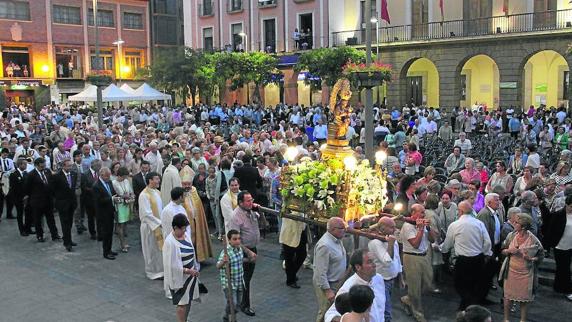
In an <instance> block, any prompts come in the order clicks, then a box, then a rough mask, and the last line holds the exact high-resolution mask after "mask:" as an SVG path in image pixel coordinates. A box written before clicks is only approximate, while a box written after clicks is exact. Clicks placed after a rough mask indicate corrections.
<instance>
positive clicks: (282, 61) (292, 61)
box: [277, 55, 300, 68]
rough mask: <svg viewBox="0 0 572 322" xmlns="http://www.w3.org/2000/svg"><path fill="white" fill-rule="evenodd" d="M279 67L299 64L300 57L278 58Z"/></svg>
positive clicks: (287, 56) (286, 56) (285, 56)
mask: <svg viewBox="0 0 572 322" xmlns="http://www.w3.org/2000/svg"><path fill="white" fill-rule="evenodd" d="M277 58H278V67H279V68H280V67H290V66H294V65H296V64H297V63H298V58H300V55H284V56H278V57H277Z"/></svg>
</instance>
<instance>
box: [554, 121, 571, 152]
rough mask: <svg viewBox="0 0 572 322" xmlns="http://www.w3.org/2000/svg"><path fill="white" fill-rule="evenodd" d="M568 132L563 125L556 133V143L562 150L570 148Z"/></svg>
mask: <svg viewBox="0 0 572 322" xmlns="http://www.w3.org/2000/svg"><path fill="white" fill-rule="evenodd" d="M568 140H569V137H568V133H566V130H565V129H564V127H563V126H561V127H559V128H558V133H556V134H555V135H554V144H555V145H557V146H558V147H559V148H560V150H566V149H567V148H568Z"/></svg>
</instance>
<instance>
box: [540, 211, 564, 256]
mask: <svg viewBox="0 0 572 322" xmlns="http://www.w3.org/2000/svg"><path fill="white" fill-rule="evenodd" d="M565 228H566V207H564V208H562V209H560V210H558V211H557V212H554V213H552V215H551V218H550V222H549V224H548V229H547V232H546V235H545V236H544V240H545V243H546V246H548V247H556V245H558V243H559V242H560V239H562V235H564V229H565Z"/></svg>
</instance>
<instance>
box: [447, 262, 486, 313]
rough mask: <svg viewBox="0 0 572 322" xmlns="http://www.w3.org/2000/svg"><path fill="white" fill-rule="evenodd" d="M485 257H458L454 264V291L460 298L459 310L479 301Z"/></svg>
mask: <svg viewBox="0 0 572 322" xmlns="http://www.w3.org/2000/svg"><path fill="white" fill-rule="evenodd" d="M484 264H485V256H484V255H483V254H480V255H477V256H473V257H467V256H458V257H457V262H456V263H455V274H454V281H455V290H456V291H457V293H459V296H460V297H461V304H460V305H459V309H460V310H464V309H465V308H467V306H469V305H472V304H477V303H478V302H479V301H480V300H481V294H482V288H483V286H482V284H481V283H482V281H483V280H484V277H483V275H484V274H483V271H482V270H483V267H484Z"/></svg>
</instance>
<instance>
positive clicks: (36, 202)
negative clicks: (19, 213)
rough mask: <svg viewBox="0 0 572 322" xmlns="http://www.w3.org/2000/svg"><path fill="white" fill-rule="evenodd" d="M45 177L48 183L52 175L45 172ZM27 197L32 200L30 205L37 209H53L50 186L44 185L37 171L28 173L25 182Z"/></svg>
mask: <svg viewBox="0 0 572 322" xmlns="http://www.w3.org/2000/svg"><path fill="white" fill-rule="evenodd" d="M44 176H45V177H46V180H47V181H48V183H49V182H50V178H51V174H50V172H49V171H48V170H44ZM24 190H25V191H26V195H27V196H29V198H30V204H31V205H33V206H35V207H52V191H51V190H50V186H49V184H46V183H44V181H43V180H42V178H41V177H40V174H38V171H37V170H35V169H34V170H33V171H32V172H30V173H28V175H27V179H26V181H25V189H24Z"/></svg>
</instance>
